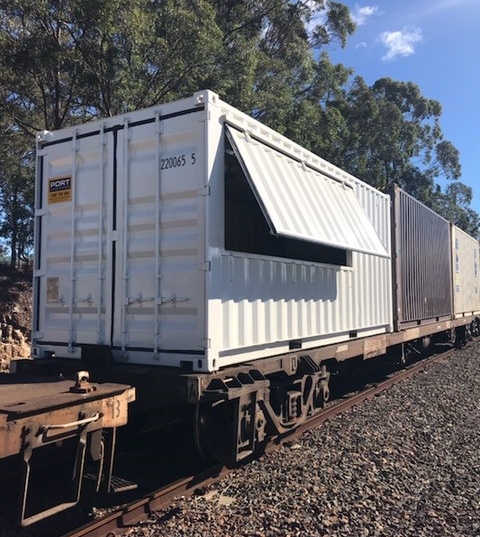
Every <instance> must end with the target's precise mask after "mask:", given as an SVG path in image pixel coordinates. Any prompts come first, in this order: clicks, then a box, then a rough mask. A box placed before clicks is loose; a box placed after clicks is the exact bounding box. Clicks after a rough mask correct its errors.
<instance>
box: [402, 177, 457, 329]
mask: <svg viewBox="0 0 480 537" xmlns="http://www.w3.org/2000/svg"><path fill="white" fill-rule="evenodd" d="M392 224H393V225H392V237H393V240H392V243H393V252H394V261H393V269H394V270H393V274H394V276H393V289H394V293H393V294H394V325H395V330H404V329H407V328H412V327H416V326H424V325H428V324H435V323H438V322H441V321H448V320H451V319H452V317H453V298H452V289H453V284H452V249H451V236H450V223H449V222H448V221H447V220H445V219H444V218H442V217H441V216H440V215H438V214H437V213H435V212H434V211H432V210H431V209H429V208H428V207H426V206H425V205H423V204H422V203H420V202H419V201H417V200H416V199H415V198H413V197H412V196H410V195H409V194H407V193H406V192H404V191H403V190H401V189H400V188H399V187H398V186H396V185H395V186H394V188H393V192H392Z"/></svg>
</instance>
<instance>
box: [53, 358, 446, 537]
mask: <svg viewBox="0 0 480 537" xmlns="http://www.w3.org/2000/svg"><path fill="white" fill-rule="evenodd" d="M452 352H453V349H449V350H447V351H445V352H443V353H440V354H435V355H434V356H431V357H429V358H425V359H423V360H421V361H420V362H417V363H415V364H413V365H410V366H408V367H406V368H405V369H403V370H401V371H397V372H395V373H393V374H392V375H390V376H389V377H388V378H386V379H385V380H383V381H381V382H378V383H376V384H374V385H369V386H367V387H366V388H365V389H363V390H362V391H360V392H358V393H355V394H354V395H351V396H347V397H345V398H344V399H342V400H340V401H336V402H333V403H332V404H330V405H328V407H327V408H325V409H324V410H323V411H322V412H320V413H319V414H317V415H315V416H314V417H312V418H311V419H309V420H308V421H307V422H306V423H304V424H302V425H301V426H299V427H298V428H297V429H296V430H295V431H293V432H292V433H291V434H289V435H288V436H285V437H282V438H275V439H272V441H271V442H270V443H269V444H268V445H267V446H266V448H265V450H266V451H271V450H273V449H276V448H277V447H278V446H280V445H282V444H283V443H285V442H291V441H292V439H294V438H297V437H298V436H300V435H302V434H303V433H304V432H306V431H307V430H309V429H312V428H316V427H319V426H320V425H322V424H323V423H325V422H326V421H328V420H331V419H333V418H334V417H336V416H338V415H340V414H342V413H343V412H346V411H348V410H349V409H351V408H353V407H355V406H358V405H360V404H361V403H362V402H364V401H366V400H368V399H372V398H374V397H376V396H378V395H379V394H381V393H382V392H384V391H385V390H388V389H389V388H391V387H392V386H394V385H395V384H398V383H399V382H402V381H404V380H406V379H408V378H409V377H412V376H413V375H416V374H419V373H421V372H422V371H424V370H425V369H426V368H427V367H428V366H429V365H430V364H431V363H433V362H436V361H441V360H444V359H445V358H447V357H448V356H449V355H450V354H451V353H452ZM229 472H230V468H226V467H224V466H223V465H216V466H212V467H211V468H209V469H207V470H205V471H203V472H201V473H198V474H196V475H189V476H187V477H185V478H182V479H180V480H178V481H176V482H174V483H171V484H169V485H167V486H164V487H162V488H160V489H158V490H156V491H154V492H151V493H149V494H147V495H145V497H143V498H142V499H140V500H136V501H133V502H131V503H129V504H127V505H124V506H122V507H120V508H119V509H117V510H116V511H114V512H112V513H110V514H108V515H106V516H104V517H102V518H99V519H96V520H94V521H92V522H90V523H88V524H86V525H84V526H82V527H81V528H78V529H76V530H74V531H72V532H70V533H68V534H65V535H64V536H63V537H115V536H117V535H121V533H122V532H123V531H126V530H127V529H128V527H130V526H133V525H135V524H138V523H139V522H142V521H144V520H146V519H148V518H149V515H150V513H152V512H155V511H158V510H161V509H164V508H166V507H168V505H169V504H170V502H171V501H172V500H173V499H174V498H176V497H179V496H191V495H193V494H194V493H195V491H196V490H198V489H201V488H204V487H206V486H208V485H211V484H213V483H215V482H218V481H220V480H221V479H223V478H224V477H226V476H227V475H228V473H229Z"/></svg>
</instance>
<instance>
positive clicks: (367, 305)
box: [207, 103, 392, 366]
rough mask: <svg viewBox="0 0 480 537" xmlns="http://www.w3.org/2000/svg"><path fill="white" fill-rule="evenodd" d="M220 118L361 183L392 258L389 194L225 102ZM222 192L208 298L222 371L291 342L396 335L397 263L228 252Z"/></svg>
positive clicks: (213, 224)
mask: <svg viewBox="0 0 480 537" xmlns="http://www.w3.org/2000/svg"><path fill="white" fill-rule="evenodd" d="M217 114H218V118H219V121H220V122H221V121H222V119H223V120H225V121H228V122H229V124H234V125H236V126H237V127H238V128H240V129H245V130H248V131H249V132H253V133H254V134H255V135H256V137H257V139H259V140H264V141H265V143H268V144H269V145H270V146H272V147H278V148H279V149H281V150H282V151H283V152H284V153H285V154H292V155H295V156H296V157H297V158H301V160H302V161H304V162H308V163H312V164H313V165H315V167H316V168H317V169H322V170H324V171H325V172H326V173H328V175H329V176H334V177H337V178H339V179H340V180H344V181H348V182H349V183H350V184H353V187H354V191H355V194H356V197H357V200H358V201H359V203H360V205H361V206H362V207H363V209H364V210H365V212H366V214H367V215H368V217H369V219H370V221H371V223H372V224H373V226H374V228H375V230H376V232H377V234H378V235H379V237H380V239H381V240H382V243H383V245H384V247H385V249H386V251H387V252H388V254H390V240H391V237H390V197H389V196H386V195H384V194H382V193H380V192H379V191H377V190H375V189H373V188H371V187H369V186H368V185H366V184H364V183H362V182H360V181H358V180H357V179H355V178H353V177H352V176H350V175H348V174H346V173H345V172H342V171H341V170H339V169H338V168H335V167H334V166H332V165H330V164H329V163H327V162H326V161H323V160H322V159H319V158H318V157H316V156H314V155H313V154H311V153H309V152H308V151H306V150H305V149H303V148H301V147H299V146H297V145H296V144H294V143H293V142H291V141H289V140H286V139H285V138H283V137H281V136H280V135H279V134H278V133H275V132H273V131H271V130H270V129H268V128H266V127H265V126H263V125H261V124H259V123H258V122H255V121H254V120H252V119H251V118H249V117H248V116H245V115H243V114H241V113H240V112H238V111H236V110H234V109H232V108H231V107H228V106H226V105H224V104H223V103H222V104H221V105H220V107H219V109H218V112H217ZM221 118H222V119H221ZM211 123H212V124H213V125H214V124H215V118H213V120H212V121H211ZM222 181H223V171H222ZM214 192H220V190H218V189H215V188H212V196H210V211H211V215H210V219H209V222H210V229H211V231H212V233H213V234H215V235H216V236H218V237H219V238H218V241H219V242H218V249H212V251H211V253H212V270H211V274H210V278H209V283H208V284H207V289H208V291H207V292H208V296H209V305H208V318H209V320H210V321H209V324H208V328H209V340H210V349H209V356H210V357H212V359H213V360H216V362H215V363H216V365H217V366H225V365H228V364H234V363H238V362H240V361H242V360H245V359H248V357H250V358H258V357H262V356H268V355H271V354H273V353H282V352H288V350H289V346H290V344H291V343H294V344H295V343H298V342H301V345H302V348H303V349H308V348H312V347H315V346H320V345H326V344H331V343H341V342H344V341H348V340H350V339H351V336H352V334H353V333H355V334H356V337H363V336H367V335H372V334H378V333H385V332H388V331H390V330H391V329H392V298H391V259H390V258H385V257H380V256H376V255H368V254H363V253H356V252H353V253H352V254H351V255H352V263H351V266H336V265H327V264H319V263H311V262H302V261H298V260H289V259H279V258H272V257H270V258H268V257H262V256H260V255H254V254H245V253H239V252H231V251H226V250H225V249H223V248H222V247H223V244H222V240H223V239H222V238H221V235H222V233H219V232H218V223H219V221H222V218H221V217H220V213H221V212H222V211H223V203H222V200H220V199H218V200H216V199H215V194H214ZM278 195H280V193H278ZM293 205H294V204H293V203H292V204H291V206H293ZM211 245H212V246H215V244H212V242H211ZM212 321H213V322H212Z"/></svg>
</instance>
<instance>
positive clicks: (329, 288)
mask: <svg viewBox="0 0 480 537" xmlns="http://www.w3.org/2000/svg"><path fill="white" fill-rule="evenodd" d="M225 121H228V122H229V123H231V124H233V125H236V126H237V127H238V128H241V129H242V128H245V129H248V130H250V131H255V132H256V134H257V135H258V137H259V139H260V140H264V141H265V142H268V143H269V144H270V145H271V146H272V147H273V148H279V149H281V150H282V152H283V153H284V154H285V155H293V156H294V157H295V158H296V159H297V160H298V159H300V160H301V161H302V162H305V163H306V164H308V165H311V166H314V167H315V168H316V169H317V170H320V172H321V173H325V174H326V175H328V176H329V177H332V178H334V179H335V180H339V181H344V182H347V183H348V184H350V185H352V186H353V189H354V192H355V196H356V200H357V201H355V200H354V201H355V203H357V202H358V204H359V205H360V206H361V207H363V210H364V211H365V213H366V215H367V216H368V220H369V221H370V222H371V224H372V225H373V227H374V229H375V232H376V233H377V234H378V236H379V238H380V240H381V242H382V243H383V247H384V248H385V252H384V254H383V255H380V254H379V255H373V254H367V253H356V252H348V256H347V257H348V262H347V263H346V264H345V266H343V265H334V264H325V263H319V262H306V261H300V260H294V259H287V258H278V257H272V256H266V255H254V254H246V253H245V254H244V253H239V252H233V251H229V250H226V249H225V196H224V194H225V168H224V162H225V154H224V139H225V136H224V132H225V129H224V123H225ZM37 159H38V178H37V187H38V188H37V199H36V224H37V225H36V261H35V273H34V284H35V301H36V308H35V311H36V313H35V319H34V326H33V328H34V331H33V340H34V343H33V347H34V349H35V351H36V352H37V356H42V354H44V353H45V352H54V353H55V354H56V355H57V356H64V357H69V358H74V359H78V358H80V357H81V354H82V346H84V345H106V346H108V347H111V348H112V350H113V352H114V355H115V358H116V359H117V360H119V361H129V362H131V363H141V364H158V365H167V366H181V365H184V364H190V365H191V368H192V369H193V370H197V371H212V370H215V369H218V368H219V367H222V366H226V365H229V364H234V363H239V362H243V361H246V360H252V359H255V358H259V357H264V356H269V355H271V354H274V353H281V352H287V351H288V350H289V349H290V348H296V347H297V346H298V345H301V347H302V348H303V349H307V348H311V347H315V346H319V345H323V344H329V343H334V342H338V343H341V342H344V341H348V340H349V339H351V338H353V337H363V336H368V335H372V334H378V333H384V332H387V331H390V330H391V328H392V309H391V259H390V257H389V255H390V236H389V229H390V213H389V197H388V196H386V195H384V194H381V193H380V192H378V191H376V190H375V189H373V188H371V187H368V186H367V185H364V184H363V183H361V182H360V181H358V180H356V179H355V178H353V177H351V176H349V175H348V174H346V173H344V172H342V171H341V170H339V169H338V168H335V167H333V166H331V165H330V164H328V163H327V162H325V161H323V160H322V159H319V158H318V157H315V156H314V155H312V154H311V153H309V152H308V151H306V150H304V149H303V148H301V147H299V146H298V145H296V144H294V143H292V142H290V141H288V140H286V139H285V138H283V137H282V136H280V135H279V134H278V133H275V132H274V131H272V130H270V129H268V128H266V127H264V126H263V125H261V124H260V123H258V122H256V121H254V120H253V119H251V118H250V117H248V116H246V115H245V114H242V113H240V112H238V111H237V110H235V109H234V108H232V107H229V106H228V105H226V104H224V103H222V102H221V101H220V100H219V99H218V97H217V96H216V95H215V94H213V93H211V92H199V93H198V94H196V95H194V96H193V97H191V98H189V99H185V100H184V101H177V102H175V103H170V104H167V105H163V106H159V107H154V108H151V109H148V110H144V111H139V112H132V113H129V114H126V115H124V116H119V117H116V118H109V119H107V120H105V121H103V122H95V123H90V124H86V125H81V126H79V127H78V128H74V129H65V130H64V131H57V132H55V133H45V134H42V135H40V136H39V152H38V157H37ZM346 188H347V187H346ZM348 188H350V187H348ZM304 194H305V193H304ZM299 199H300V198H299ZM299 199H298V200H296V202H297V203H298V201H299ZM303 199H304V198H303ZM286 201H287V200H283V202H284V203H286ZM291 206H292V207H293V206H294V204H291ZM286 207H288V204H287V205H286ZM354 208H355V210H356V211H357V212H358V210H359V207H358V206H357V205H356V206H355V207H354ZM287 210H288V209H287ZM347 210H348V208H347ZM289 216H291V217H292V219H293V220H292V221H295V219H296V218H298V215H295V214H294V213H293V212H292V213H291V214H290V215H289ZM365 218H366V217H365ZM385 255H386V256H387V257H385Z"/></svg>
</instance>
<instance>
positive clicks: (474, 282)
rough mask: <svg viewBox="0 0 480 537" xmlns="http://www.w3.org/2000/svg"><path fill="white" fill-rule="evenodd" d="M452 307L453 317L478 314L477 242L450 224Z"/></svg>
mask: <svg viewBox="0 0 480 537" xmlns="http://www.w3.org/2000/svg"><path fill="white" fill-rule="evenodd" d="M451 232H452V270H453V279H452V281H453V308H454V313H455V318H457V319H458V318H459V317H467V316H470V315H479V314H480V289H479V275H478V269H479V266H478V263H479V243H478V240H477V239H474V238H473V237H471V236H470V235H468V234H467V233H465V232H464V231H462V230H461V229H460V228H458V227H457V226H454V225H453V224H452V225H451Z"/></svg>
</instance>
